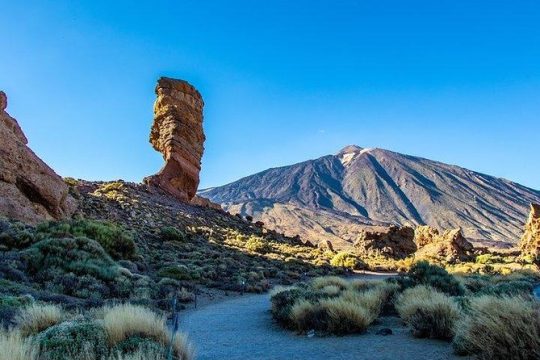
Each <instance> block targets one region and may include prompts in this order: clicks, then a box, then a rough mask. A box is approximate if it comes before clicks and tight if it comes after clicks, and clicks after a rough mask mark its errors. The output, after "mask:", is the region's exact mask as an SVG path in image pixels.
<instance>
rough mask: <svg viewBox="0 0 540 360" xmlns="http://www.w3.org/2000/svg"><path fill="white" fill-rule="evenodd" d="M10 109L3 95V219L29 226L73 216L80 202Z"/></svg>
mask: <svg viewBox="0 0 540 360" xmlns="http://www.w3.org/2000/svg"><path fill="white" fill-rule="evenodd" d="M6 108H7V96H6V94H5V93H4V92H0V143H1V144H2V146H1V148H0V215H1V216H5V217H8V218H11V219H16V220H20V221H23V222H26V223H29V224H36V223H38V222H40V221H44V220H53V219H62V218H65V217H69V216H71V215H72V214H73V213H74V212H75V210H76V208H77V202H76V200H75V199H74V198H73V197H71V195H69V188H68V186H67V184H65V183H64V180H63V179H62V178H61V177H60V176H58V175H57V174H56V173H55V172H54V171H53V170H52V169H51V168H50V167H49V166H48V165H47V164H45V163H44V162H43V161H42V160H41V159H40V158H39V157H38V156H37V155H36V154H35V153H34V152H33V151H32V150H31V149H30V148H29V147H28V146H27V144H28V140H27V138H26V136H25V135H24V133H23V131H22V130H21V128H20V126H19V124H18V122H17V120H15V119H14V118H12V117H11V116H10V115H9V114H8V113H7V112H6V111H5V110H6Z"/></svg>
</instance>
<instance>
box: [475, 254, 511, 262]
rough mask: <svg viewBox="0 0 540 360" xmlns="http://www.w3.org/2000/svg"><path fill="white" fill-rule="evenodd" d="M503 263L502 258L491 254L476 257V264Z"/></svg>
mask: <svg viewBox="0 0 540 360" xmlns="http://www.w3.org/2000/svg"><path fill="white" fill-rule="evenodd" d="M503 261H504V259H503V258H502V257H500V256H496V255H492V254H483V255H478V256H477V257H476V263H477V264H496V263H502V262H503Z"/></svg>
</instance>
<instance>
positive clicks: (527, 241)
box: [520, 204, 540, 261]
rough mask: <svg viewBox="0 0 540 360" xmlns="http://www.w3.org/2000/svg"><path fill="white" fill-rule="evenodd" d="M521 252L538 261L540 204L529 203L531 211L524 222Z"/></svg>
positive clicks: (539, 255) (539, 259) (539, 254)
mask: <svg viewBox="0 0 540 360" xmlns="http://www.w3.org/2000/svg"><path fill="white" fill-rule="evenodd" d="M520 248H521V253H522V254H523V255H525V256H531V257H533V258H534V259H535V260H536V261H540V205H538V204H531V212H530V214H529V218H528V219H527V223H526V224H525V233H524V234H523V236H522V238H521V242H520Z"/></svg>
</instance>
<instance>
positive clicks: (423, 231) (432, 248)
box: [414, 225, 474, 262]
mask: <svg viewBox="0 0 540 360" xmlns="http://www.w3.org/2000/svg"><path fill="white" fill-rule="evenodd" d="M414 241H415V243H416V245H417V247H418V251H417V252H416V254H415V256H416V257H417V258H437V259H443V260H445V261H447V262H456V261H468V260H471V258H472V257H473V251H474V247H473V245H472V244H471V243H470V242H469V241H468V240H467V239H465V237H464V236H463V234H462V232H461V229H452V230H445V231H444V232H443V233H442V234H441V233H439V231H438V230H437V229H434V228H432V227H430V226H427V225H426V226H418V227H417V228H416V230H415V236H414Z"/></svg>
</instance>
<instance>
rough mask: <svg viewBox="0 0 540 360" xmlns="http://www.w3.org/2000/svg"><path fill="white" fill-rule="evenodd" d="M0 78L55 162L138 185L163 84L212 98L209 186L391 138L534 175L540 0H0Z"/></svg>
mask: <svg viewBox="0 0 540 360" xmlns="http://www.w3.org/2000/svg"><path fill="white" fill-rule="evenodd" d="M0 9H1V11H0V26H1V29H2V49H1V50H0V89H3V90H5V91H6V92H7V94H8V98H9V107H8V111H9V112H10V113H11V115H13V116H14V117H15V118H17V119H18V120H19V123H20V124H21V126H22V127H23V130H24V131H25V133H26V134H27V136H28V138H29V140H30V146H31V147H32V148H33V149H34V151H35V152H36V153H37V154H38V155H40V156H41V157H42V158H43V159H44V160H45V161H46V162H47V163H49V164H50V165H51V166H52V167H53V168H54V169H55V170H56V171H57V172H58V173H59V174H61V175H63V176H73V177H77V178H85V179H119V178H123V179H127V180H132V181H140V180H141V179H142V178H143V177H144V176H146V175H149V174H152V173H155V172H156V171H157V170H158V169H159V168H160V166H161V165H162V159H161V155H160V154H159V153H157V152H155V151H154V150H153V149H152V148H151V146H150V144H149V143H148V135H149V129H150V125H151V122H152V104H153V101H154V99H155V94H154V92H153V90H154V86H155V81H156V79H157V78H158V77H159V76H162V75H165V76H172V77H178V78H182V79H186V80H188V81H189V82H191V83H192V84H194V85H195V86H196V87H197V88H198V89H199V90H200V92H201V93H202V94H203V97H204V99H205V103H206V107H205V124H204V127H205V131H206V135H207V141H206V152H205V154H204V157H203V171H202V173H201V187H209V186H215V185H221V184H225V183H228V182H231V181H233V180H236V179H238V178H240V177H243V176H247V175H250V174H252V173H255V172H257V171H260V170H264V169H266V168H269V167H275V166H280V165H286V164H291V163H295V162H299V161H303V160H306V159H309V158H316V157H319V156H322V155H326V154H330V153H336V152H338V151H339V150H340V149H341V148H342V147H344V146H345V145H347V144H358V145H360V146H363V147H381V148H387V149H390V150H395V151H399V152H403V153H407V154H412V155H418V156H422V157H426V158H430V159H434V160H439V161H443V162H448V163H451V164H457V165H461V166H464V167H467V168H470V169H472V170H477V171H481V172H484V173H488V174H491V175H495V176H500V177H505V178H508V179H510V180H513V181H517V182H520V183H522V184H524V185H527V186H530V187H533V188H535V189H540V166H539V161H538V144H539V135H540V121H539V117H540V25H539V24H540V4H539V3H538V2H537V1H455V0H454V1H407V2H405V1H384V0H378V1H377V0H374V1H352V0H351V1H346V0H344V1H329V0H328V1H316V0H311V1H308V0H299V1H282V0H276V1H265V2H255V1H248V0H245V1H234V0H231V1H211V0H207V1H194V0H193V1H191V0H190V1H179V0H177V1H161V0H157V1H101V0H94V1H64V0H55V1H45V0H44V1H24V2H23V1H7V0H0Z"/></svg>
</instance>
